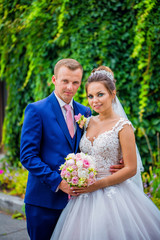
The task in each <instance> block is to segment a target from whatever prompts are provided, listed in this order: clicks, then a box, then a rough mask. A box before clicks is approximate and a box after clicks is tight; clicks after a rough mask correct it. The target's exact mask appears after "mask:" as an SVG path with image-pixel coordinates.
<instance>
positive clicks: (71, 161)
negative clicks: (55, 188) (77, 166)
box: [66, 159, 74, 166]
mask: <svg viewBox="0 0 160 240" xmlns="http://www.w3.org/2000/svg"><path fill="white" fill-rule="evenodd" d="M66 165H67V166H72V165H74V160H73V159H69V160H67V162H66Z"/></svg>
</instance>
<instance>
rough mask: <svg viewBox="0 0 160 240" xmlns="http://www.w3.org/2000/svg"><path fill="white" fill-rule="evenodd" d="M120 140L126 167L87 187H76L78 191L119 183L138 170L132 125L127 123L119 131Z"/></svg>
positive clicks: (91, 190)
mask: <svg viewBox="0 0 160 240" xmlns="http://www.w3.org/2000/svg"><path fill="white" fill-rule="evenodd" d="M119 140H120V145H121V149H122V155H123V161H124V168H122V169H120V170H119V171H117V172H116V173H114V174H112V175H110V176H107V177H105V178H103V179H100V180H97V181H96V182H95V183H94V184H92V185H91V186H89V187H86V188H80V189H74V190H75V191H76V192H77V193H87V192H93V191H96V190H98V189H100V188H104V187H109V186H112V185H115V184H119V183H121V182H123V181H125V180H127V179H128V178H131V177H132V176H134V175H135V174H136V171H137V157H136V145H135V136H134V132H133V129H132V127H131V126H129V125H125V126H124V127H123V129H122V130H121V131H120V132H119Z"/></svg>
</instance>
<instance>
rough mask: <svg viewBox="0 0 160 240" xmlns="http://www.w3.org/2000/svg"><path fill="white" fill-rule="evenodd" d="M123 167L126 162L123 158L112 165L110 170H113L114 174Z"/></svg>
mask: <svg viewBox="0 0 160 240" xmlns="http://www.w3.org/2000/svg"><path fill="white" fill-rule="evenodd" d="M123 167H124V162H123V159H121V160H120V161H119V164H117V165H113V166H110V172H111V174H113V173H115V172H117V171H119V170H120V169H122V168H123Z"/></svg>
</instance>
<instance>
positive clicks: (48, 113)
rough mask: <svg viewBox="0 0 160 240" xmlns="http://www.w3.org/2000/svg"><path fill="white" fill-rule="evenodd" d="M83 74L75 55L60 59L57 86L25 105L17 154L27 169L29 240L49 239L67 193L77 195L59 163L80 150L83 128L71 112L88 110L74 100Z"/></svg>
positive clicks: (55, 77) (54, 81)
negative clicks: (18, 153) (46, 94)
mask: <svg viewBox="0 0 160 240" xmlns="http://www.w3.org/2000/svg"><path fill="white" fill-rule="evenodd" d="M82 74H83V69H82V66H81V65H80V63H79V62H77V61H76V60H74V59H62V60H60V61H59V62H57V64H56V65H55V68H54V76H53V77H52V82H53V84H54V85H55V91H54V92H53V93H52V94H51V95H50V96H48V97H47V98H45V99H43V100H41V101H38V102H35V103H32V104H29V105H28V106H27V108H26V110H25V118H24V123H23V128H22V134H21V148H20V159H21V163H22V165H23V166H24V167H25V168H26V169H27V170H28V171H29V176H28V183H27V189H26V195H25V207H26V218H27V229H28V233H29V236H30V239H31V240H49V239H50V237H51V235H52V232H53V230H54V227H55V225H56V223H57V220H58V218H59V216H60V214H61V211H62V210H63V208H64V207H65V206H66V204H67V201H68V194H70V195H73V196H74V195H75V193H74V192H73V190H72V189H70V187H69V185H68V184H67V183H66V182H65V181H64V180H62V178H61V176H60V171H59V167H60V165H61V164H63V163H64V158H65V157H66V156H67V154H69V153H72V152H74V153H76V152H77V151H78V146H79V141H80V139H81V136H82V133H83V130H82V129H81V128H79V126H78V124H77V123H75V121H74V115H78V114H79V113H81V114H82V115H84V116H85V117H89V116H90V115H91V110H90V108H88V107H85V106H83V105H81V104H79V103H77V102H75V101H74V100H73V97H74V95H75V94H76V92H77V90H78V88H79V87H80V85H81V79H82ZM71 119H72V120H71ZM68 124H69V125H68Z"/></svg>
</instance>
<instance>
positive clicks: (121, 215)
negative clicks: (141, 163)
mask: <svg viewBox="0 0 160 240" xmlns="http://www.w3.org/2000/svg"><path fill="white" fill-rule="evenodd" d="M86 92H87V96H88V101H89V104H90V106H91V107H92V108H93V109H94V110H95V111H96V112H97V113H98V114H99V115H97V116H95V117H91V118H89V119H87V124H86V130H85V132H84V135H83V137H82V139H81V142H80V150H81V151H82V152H84V153H87V154H89V155H91V156H93V157H94V159H95V162H96V167H97V170H98V174H97V181H96V182H95V183H94V184H92V185H91V186H89V187H85V188H73V191H74V192H75V193H77V197H71V199H70V200H69V202H68V204H67V206H66V208H65V209H64V210H63V212H62V214H61V216H60V218H59V221H58V223H57V226H56V228H55V231H54V233H53V235H52V238H51V239H52V240H58V239H59V240H117V239H118V240H142V239H143V240H158V239H160V211H159V210H158V208H157V207H156V206H155V205H154V204H153V203H152V201H151V200H150V199H149V198H148V197H147V196H146V195H145V194H144V193H143V191H142V190H141V189H140V188H139V187H138V186H137V185H136V184H135V183H134V182H133V181H132V180H131V177H133V176H134V175H135V174H136V171H137V156H136V144H135V137H134V130H133V126H132V124H131V122H130V121H129V120H127V119H125V118H122V117H120V116H119V115H117V114H116V113H115V112H114V110H113V102H114V101H115V97H116V88H115V80H114V75H113V72H112V71H111V70H110V69H109V68H107V67H105V66H101V67H99V68H97V69H96V70H93V71H92V73H91V75H90V77H89V78H88V82H87V84H86ZM122 155H123V161H124V168H122V169H120V170H119V171H118V172H116V173H114V174H112V175H111V173H110V171H109V168H110V166H111V165H114V164H117V163H118V161H119V159H120V158H121V157H122Z"/></svg>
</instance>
